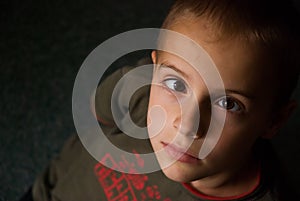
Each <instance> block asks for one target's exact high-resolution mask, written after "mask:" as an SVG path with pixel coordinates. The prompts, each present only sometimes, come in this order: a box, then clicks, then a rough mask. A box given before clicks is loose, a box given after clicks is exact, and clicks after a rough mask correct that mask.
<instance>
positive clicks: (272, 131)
mask: <svg viewBox="0 0 300 201" xmlns="http://www.w3.org/2000/svg"><path fill="white" fill-rule="evenodd" d="M296 108H297V102H296V101H290V102H289V103H287V104H286V105H285V106H283V107H282V108H281V109H280V110H279V112H277V113H275V116H274V118H273V121H272V122H271V125H270V126H269V129H268V131H267V132H266V133H265V134H264V135H262V137H263V138H267V139H271V138H273V137H274V136H275V135H276V134H277V133H278V131H279V129H280V128H281V127H282V126H283V125H284V124H285V123H286V122H287V120H288V119H289V117H290V116H291V114H292V113H293V111H294V110H295V109H296Z"/></svg>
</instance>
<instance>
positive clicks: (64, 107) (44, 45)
mask: <svg viewBox="0 0 300 201" xmlns="http://www.w3.org/2000/svg"><path fill="white" fill-rule="evenodd" d="M171 2H172V0H151V1H140V0H132V1H130V2H129V1H124V0H123V1H122V0H113V1H101V0H98V1H97V0H92V1H84V0H79V1H60V0H56V1H50V0H46V1H34V0H26V1H16V0H13V1H1V2H0V9H1V10H0V11H1V12H0V17H1V18H0V68H1V71H0V94H1V95H0V200H2V201H4V200H18V198H20V196H21V195H22V194H23V193H24V192H25V191H26V190H27V189H28V188H29V187H30V186H31V184H32V183H33V181H34V178H35V177H36V175H37V174H39V173H40V172H41V171H42V170H43V169H44V168H45V167H46V165H47V164H48V162H49V160H50V158H52V157H53V156H54V155H55V154H56V153H58V151H59V150H60V148H61V146H62V144H63V142H64V141H65V140H66V139H67V137H68V136H70V135H71V134H73V133H75V128H74V124H73V119H72V111H71V110H72V105H71V101H72V100H71V97H72V89H73V84H74V80H75V78H76V74H77V71H78V70H79V68H80V66H81V64H82V62H83V61H84V59H85V58H86V57H87V56H88V54H89V53H90V52H91V51H92V50H93V49H94V48H96V47H97V46H98V45H99V44H101V43H102V42H103V41H105V40H106V39H108V38H110V37H112V36H114V35H116V34H119V33H121V32H124V31H129V30H132V29H137V28H148V27H159V26H160V25H161V23H162V20H163V18H164V16H165V15H166V12H167V9H168V8H169V6H170V4H171ZM298 7H299V6H298ZM299 91H300V89H299V87H298V90H297V94H296V97H297V99H298V100H300V92H299ZM299 118H300V109H299V108H298V109H297V111H296V112H295V113H294V115H293V116H292V119H291V120H290V122H289V123H288V125H287V126H286V127H285V128H284V129H283V130H282V131H281V134H280V135H279V136H277V137H276V138H275V139H274V140H273V142H274V145H275V146H276V149H277V151H278V153H279V155H280V157H281V158H282V160H283V162H284V163H285V164H286V166H287V167H288V175H289V178H290V180H291V182H293V183H294V184H295V187H298V186H299V185H298V186H296V184H297V183H298V181H299V180H300V172H299V169H300V148H299V146H300V144H299V142H300V141H299V140H300V136H299V130H300V125H299ZM298 191H299V190H298Z"/></svg>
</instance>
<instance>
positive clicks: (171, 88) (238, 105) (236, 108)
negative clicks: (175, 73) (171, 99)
mask: <svg viewBox="0 0 300 201" xmlns="http://www.w3.org/2000/svg"><path fill="white" fill-rule="evenodd" d="M168 82H171V83H168ZM175 82H179V83H180V84H182V86H183V87H184V89H183V90H176V89H175V88H174V84H175ZM162 83H163V86H164V87H165V88H166V89H167V90H169V91H172V92H175V93H181V94H186V93H187V88H188V87H187V84H186V83H185V81H183V80H182V79H180V78H175V77H171V78H167V79H165V80H163V81H162ZM225 101H227V104H228V102H229V101H231V103H232V104H233V105H232V107H231V108H228V107H226V105H225V104H226V102H225ZM216 104H217V106H218V107H220V108H222V109H224V110H226V111H228V112H230V113H240V112H241V111H242V110H243V108H244V107H243V106H242V104H241V103H240V102H239V101H237V100H236V99H235V98H233V97H230V96H226V97H222V98H220V99H218V100H217V101H216Z"/></svg>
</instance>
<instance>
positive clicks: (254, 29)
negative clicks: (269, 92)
mask: <svg viewBox="0 0 300 201" xmlns="http://www.w3.org/2000/svg"><path fill="white" fill-rule="evenodd" d="M180 16H192V17H202V18H205V19H207V20H208V21H209V23H211V25H212V26H213V29H214V31H216V32H217V33H219V34H218V35H219V36H220V37H234V38H238V39H241V40H243V41H246V42H248V43H255V44H259V45H260V46H261V47H264V48H265V49H266V50H268V51H269V52H268V53H269V55H270V56H271V57H270V58H272V64H275V65H276V66H277V67H276V68H275V67H274V72H275V71H277V72H278V73H276V74H277V75H278V76H280V77H281V79H280V80H278V82H280V83H278V86H279V88H278V90H280V91H281V94H280V102H281V103H282V104H283V103H285V102H287V101H288V100H289V98H290V96H291V94H292V92H293V91H294V89H295V87H296V86H297V81H298V78H299V66H300V63H299V59H300V58H298V57H299V56H300V51H299V46H300V42H299V36H300V32H299V20H300V17H299V13H298V12H297V9H296V8H295V7H294V5H293V4H292V2H291V1H288V0H272V1H271V0H177V1H175V3H174V4H173V6H172V7H171V9H170V11H169V14H168V15H167V17H166V19H165V21H164V23H163V25H162V28H168V27H169V26H170V25H171V24H173V23H175V22H176V21H177V20H178V19H180Z"/></svg>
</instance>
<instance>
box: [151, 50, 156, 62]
mask: <svg viewBox="0 0 300 201" xmlns="http://www.w3.org/2000/svg"><path fill="white" fill-rule="evenodd" d="M156 54H157V53H156V51H155V50H153V51H152V52H151V58H152V62H153V63H154V64H156Z"/></svg>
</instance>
